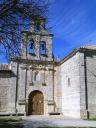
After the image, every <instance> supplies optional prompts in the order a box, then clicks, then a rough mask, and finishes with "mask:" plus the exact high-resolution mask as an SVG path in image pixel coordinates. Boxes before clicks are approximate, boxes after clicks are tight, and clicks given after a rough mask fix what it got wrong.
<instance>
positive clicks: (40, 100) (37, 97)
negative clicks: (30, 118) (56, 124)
mask: <svg viewBox="0 0 96 128" xmlns="http://www.w3.org/2000/svg"><path fill="white" fill-rule="evenodd" d="M28 111H29V112H28V114H29V115H43V114H44V97H43V94H42V93H41V92H40V91H34V92H32V93H31V94H30V96H29V106H28Z"/></svg>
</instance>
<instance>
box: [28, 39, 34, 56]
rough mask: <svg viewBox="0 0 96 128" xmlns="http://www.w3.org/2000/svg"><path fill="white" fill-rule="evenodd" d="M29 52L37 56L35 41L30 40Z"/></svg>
mask: <svg viewBox="0 0 96 128" xmlns="http://www.w3.org/2000/svg"><path fill="white" fill-rule="evenodd" d="M28 44H29V45H28V52H29V54H35V44H34V41H33V40H29V43H28Z"/></svg>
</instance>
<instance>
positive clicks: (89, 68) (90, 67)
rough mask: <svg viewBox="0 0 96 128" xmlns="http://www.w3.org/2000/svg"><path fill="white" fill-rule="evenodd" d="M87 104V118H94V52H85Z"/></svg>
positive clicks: (95, 91) (95, 110)
mask: <svg viewBox="0 0 96 128" xmlns="http://www.w3.org/2000/svg"><path fill="white" fill-rule="evenodd" d="M86 79H87V83H86V84H87V90H88V93H87V96H88V98H87V102H88V103H87V104H88V112H89V118H96V53H95V52H92V51H91V52H90V51H89V52H87V53H86Z"/></svg>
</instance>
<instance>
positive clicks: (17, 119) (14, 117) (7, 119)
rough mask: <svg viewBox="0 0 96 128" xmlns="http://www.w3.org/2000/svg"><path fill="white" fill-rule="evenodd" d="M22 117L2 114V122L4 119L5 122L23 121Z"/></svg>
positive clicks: (0, 117) (0, 118)
mask: <svg viewBox="0 0 96 128" xmlns="http://www.w3.org/2000/svg"><path fill="white" fill-rule="evenodd" d="M21 120H22V118H21V117H18V116H0V122H2V121H4V122H7V121H13V122H16V121H21Z"/></svg>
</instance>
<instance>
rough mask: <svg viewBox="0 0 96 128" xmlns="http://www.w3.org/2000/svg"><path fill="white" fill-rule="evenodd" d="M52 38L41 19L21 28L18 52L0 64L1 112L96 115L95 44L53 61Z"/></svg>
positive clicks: (91, 116)
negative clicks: (25, 27)
mask: <svg viewBox="0 0 96 128" xmlns="http://www.w3.org/2000/svg"><path fill="white" fill-rule="evenodd" d="M52 38H53V34H52V33H50V32H47V31H46V30H45V27H44V22H43V23H41V24H40V31H38V32H37V31H35V27H34V26H33V27H32V28H31V30H30V31H22V48H21V50H22V53H21V56H20V57H13V58H11V62H10V64H1V65H0V115H16V114H18V115H48V114H61V115H64V116H67V117H74V118H94V117H96V46H86V47H82V48H78V49H75V50H74V51H73V52H71V53H70V54H69V55H68V56H66V57H65V58H64V59H63V60H61V61H56V60H55V59H54V57H53V52H52Z"/></svg>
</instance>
